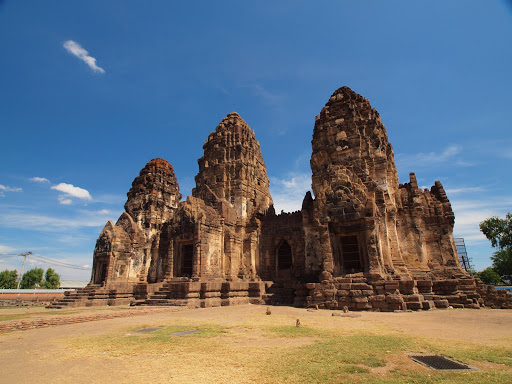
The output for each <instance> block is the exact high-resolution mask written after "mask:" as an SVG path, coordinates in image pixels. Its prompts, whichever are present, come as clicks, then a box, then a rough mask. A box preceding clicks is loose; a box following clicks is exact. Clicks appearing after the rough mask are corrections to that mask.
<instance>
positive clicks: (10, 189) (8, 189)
mask: <svg viewBox="0 0 512 384" xmlns="http://www.w3.org/2000/svg"><path fill="white" fill-rule="evenodd" d="M0 191H5V192H21V191H23V189H22V188H18V187H8V186H6V185H2V184H0Z"/></svg>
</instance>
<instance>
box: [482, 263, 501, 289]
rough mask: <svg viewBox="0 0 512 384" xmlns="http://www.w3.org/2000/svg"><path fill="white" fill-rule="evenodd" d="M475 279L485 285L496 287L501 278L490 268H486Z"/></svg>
mask: <svg viewBox="0 0 512 384" xmlns="http://www.w3.org/2000/svg"><path fill="white" fill-rule="evenodd" d="M476 277H478V278H480V280H482V281H483V282H484V283H485V284H492V285H496V284H499V283H501V276H500V275H499V274H497V273H496V272H495V271H494V269H493V268H492V267H487V268H485V269H484V270H483V271H481V272H478V273H477V274H476Z"/></svg>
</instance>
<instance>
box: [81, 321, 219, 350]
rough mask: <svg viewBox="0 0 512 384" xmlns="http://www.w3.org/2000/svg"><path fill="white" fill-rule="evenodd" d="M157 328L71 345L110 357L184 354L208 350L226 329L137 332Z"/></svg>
mask: <svg viewBox="0 0 512 384" xmlns="http://www.w3.org/2000/svg"><path fill="white" fill-rule="evenodd" d="M149 327H158V326H156V325H148V326H139V327H137V328H135V329H132V330H131V331H130V332H128V333H126V334H115V335H112V334H111V335H107V336H93V337H83V338H79V339H77V340H76V341H75V342H74V343H73V347H74V348H77V349H79V350H82V351H84V352H89V353H93V354H95V353H99V352H105V353H108V354H109V355H110V356H124V355H132V356H133V355H138V354H173V353H184V352H185V351H190V350H193V349H199V350H207V349H208V348H209V347H213V346H214V344H215V342H214V341H212V340H211V339H212V338H213V337H215V336H219V335H221V334H222V333H224V332H225V330H224V329H223V328H222V327H220V326H218V325H211V324H200V325H171V326H164V327H162V329H159V330H156V331H154V332H148V333H136V332H135V331H137V330H139V329H143V328H149ZM196 329H200V330H201V332H197V333H192V334H189V335H185V336H173V335H172V333H175V332H183V331H189V330H196Z"/></svg>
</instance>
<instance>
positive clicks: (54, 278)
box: [43, 268, 60, 289]
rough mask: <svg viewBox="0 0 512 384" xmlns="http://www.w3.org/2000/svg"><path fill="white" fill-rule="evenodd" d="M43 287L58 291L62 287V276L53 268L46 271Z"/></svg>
mask: <svg viewBox="0 0 512 384" xmlns="http://www.w3.org/2000/svg"><path fill="white" fill-rule="evenodd" d="M43 287H44V288H47V289H57V288H59V287H60V276H59V275H58V274H57V273H56V272H55V271H54V270H53V269H52V268H48V269H47V270H46V273H45V275H44V282H43Z"/></svg>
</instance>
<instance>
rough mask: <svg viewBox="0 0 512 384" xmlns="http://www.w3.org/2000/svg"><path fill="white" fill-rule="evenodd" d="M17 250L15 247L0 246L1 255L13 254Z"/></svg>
mask: <svg viewBox="0 0 512 384" xmlns="http://www.w3.org/2000/svg"><path fill="white" fill-rule="evenodd" d="M14 251H15V249H14V248H13V247H9V246H8V245H2V244H0V254H2V253H13V252H14Z"/></svg>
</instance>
